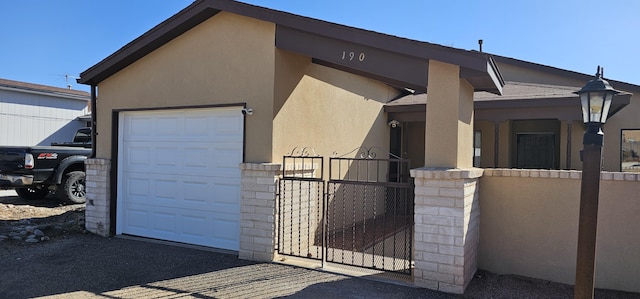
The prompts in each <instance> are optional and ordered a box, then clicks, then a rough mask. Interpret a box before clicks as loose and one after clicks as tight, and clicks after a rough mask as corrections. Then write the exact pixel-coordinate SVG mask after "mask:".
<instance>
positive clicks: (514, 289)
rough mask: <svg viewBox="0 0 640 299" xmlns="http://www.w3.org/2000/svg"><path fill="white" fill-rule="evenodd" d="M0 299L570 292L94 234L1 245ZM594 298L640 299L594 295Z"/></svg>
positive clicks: (491, 278) (513, 281)
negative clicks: (374, 274) (422, 284)
mask: <svg viewBox="0 0 640 299" xmlns="http://www.w3.org/2000/svg"><path fill="white" fill-rule="evenodd" d="M0 277H1V278H0V298H37V297H48V298H550V297H552V298H571V297H572V296H573V292H572V287H571V286H567V285H562V284H556V283H550V282H545V281H539V280H528V279H523V278H518V277H512V276H498V275H493V274H488V273H484V272H479V275H477V276H476V278H475V279H474V280H473V281H472V282H471V285H470V286H469V288H468V291H467V293H465V295H463V296H456V295H451V294H445V293H439V292H435V291H431V290H426V289H418V288H413V287H407V286H401V285H396V284H388V283H381V282H376V281H372V280H366V279H361V278H353V277H348V276H344V275H339V274H332V273H327V272H323V271H316V270H309V269H304V268H298V267H293V266H286V265H280V264H273V263H256V262H250V261H243V260H238V258H237V256H235V255H228V254H222V253H216V252H211V251H204V250H199V249H192V248H185V247H178V246H169V245H164V244H157V243H153V242H144V241H139V240H132V239H124V238H103V237H99V236H95V235H91V234H84V235H76V236H74V237H73V238H69V239H58V240H52V241H50V242H46V243H41V244H40V243H39V244H25V245H17V244H8V243H4V244H3V243H2V242H0ZM596 297H599V298H640V295H639V294H629V293H623V292H613V291H598V292H596Z"/></svg>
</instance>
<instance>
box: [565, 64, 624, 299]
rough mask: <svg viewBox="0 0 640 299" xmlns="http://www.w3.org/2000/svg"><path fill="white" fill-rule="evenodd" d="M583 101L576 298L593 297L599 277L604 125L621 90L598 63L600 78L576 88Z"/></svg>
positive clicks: (597, 77) (597, 74)
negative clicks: (597, 242) (611, 81)
mask: <svg viewBox="0 0 640 299" xmlns="http://www.w3.org/2000/svg"><path fill="white" fill-rule="evenodd" d="M575 93H576V94H578V95H579V96H580V102H581V104H582V120H583V122H584V123H585V125H586V126H587V130H586V132H585V133H584V138H583V141H582V144H583V145H584V149H583V151H582V155H581V157H582V182H581V188H580V219H579V224H578V254H577V262H576V283H575V288H574V298H593V288H594V281H595V279H594V278H595V258H596V232H597V223H598V196H599V194H598V193H599V192H600V170H601V167H602V145H603V141H604V133H603V132H602V126H603V125H604V123H605V122H606V120H607V115H608V114H609V107H611V100H612V99H613V96H614V95H615V94H617V93H619V91H617V90H615V89H613V88H612V87H611V85H609V82H607V81H605V80H603V79H602V69H601V68H600V66H598V72H597V73H596V78H595V79H593V80H591V81H589V82H588V83H587V84H586V85H585V86H584V87H582V89H580V90H579V91H577V92H575Z"/></svg>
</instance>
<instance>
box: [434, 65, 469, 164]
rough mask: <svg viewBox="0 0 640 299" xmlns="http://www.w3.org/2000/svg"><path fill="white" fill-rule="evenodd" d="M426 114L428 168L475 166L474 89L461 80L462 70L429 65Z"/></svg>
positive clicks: (458, 67)
mask: <svg viewBox="0 0 640 299" xmlns="http://www.w3.org/2000/svg"><path fill="white" fill-rule="evenodd" d="M428 85H429V107H437V109H433V108H431V109H429V108H428V109H427V112H426V120H427V123H426V133H425V140H426V142H425V164H426V166H427V167H445V168H470V167H472V166H473V155H472V154H473V151H472V149H473V86H471V84H469V83H468V82H467V81H465V80H464V79H460V66H457V65H452V64H448V63H444V62H439V61H435V60H431V61H429V79H428Z"/></svg>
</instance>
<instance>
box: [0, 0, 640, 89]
mask: <svg viewBox="0 0 640 299" xmlns="http://www.w3.org/2000/svg"><path fill="white" fill-rule="evenodd" d="M242 2H246V3H250V4H254V5H258V6H264V7H268V8H271V9H276V10H282V11H287V12H291V13H294V14H299V15H303V16H307V17H312V18H317V19H322V20H326V21H330V22H335V23H339V24H344V25H349V26H354V27H359V28H363V29H368V30H373V31H377V32H381V33H386V34H390V35H396V36H401V37H406V38H411V39H416V40H420V41H427V42H432V43H437V44H441V45H445V46H451V47H456V48H461V49H467V50H470V49H478V39H483V40H484V45H483V50H484V51H485V52H489V53H492V54H496V55H501V56H507V57H512V58H517V59H521V60H526V61H530V62H535V63H539V64H543V65H550V66H554V67H558V68H562V69H567V70H571V71H576V72H580V73H587V74H594V73H595V71H596V67H597V65H602V66H603V67H604V69H605V77H606V78H609V79H613V80H618V81H624V82H628V83H632V84H637V85H640V57H639V55H640V16H639V15H638V13H639V12H640V1H637V0H611V1H606V2H605V1H594V0H580V1H579V0H554V1H550V0H537V1H514V0H483V1H472V0H448V1H442V0H440V1H428V0H395V1H390V0H386V1H382V0H347V1H345V0H323V1H304V0H243V1H242ZM191 3H192V1H191V0H171V1H158V0H108V1H86V0H57V1H51V0H31V1H21V0H4V1H1V2H0V32H1V34H0V78H4V79H11V80H18V81H25V82H31V83H38V84H45V85H52V86H57V87H66V85H67V80H66V79H65V75H68V76H70V79H69V80H68V83H70V84H71V85H72V88H74V89H80V90H88V87H87V86H84V85H79V84H76V83H75V80H73V79H71V78H72V77H75V76H78V75H79V73H81V72H83V71H84V70H86V69H87V68H89V67H91V66H93V65H94V64H96V63H98V62H99V61H100V60H102V59H104V58H105V57H107V56H108V55H110V54H112V53H113V52H115V51H116V50H118V49H119V48H121V47H122V46H124V45H125V44H126V43H128V42H130V41H131V40H133V39H135V38H136V37H138V36H140V35H141V34H143V33H144V32H146V31H147V30H149V29H151V28H152V27H153V26H155V25H157V24H159V23H160V22H162V21H164V20H165V19H167V18H169V17H170V16H172V15H173V14H175V13H177V12H178V11H180V10H181V9H182V8H184V7H186V6H188V5H189V4H191Z"/></svg>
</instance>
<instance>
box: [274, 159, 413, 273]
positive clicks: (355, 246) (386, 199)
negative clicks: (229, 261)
mask: <svg viewBox="0 0 640 299" xmlns="http://www.w3.org/2000/svg"><path fill="white" fill-rule="evenodd" d="M283 163H284V172H283V175H282V177H281V179H280V184H279V200H278V253H279V254H281V255H291V256H297V257H305V258H311V259H318V260H322V261H326V262H331V263H338V264H344V265H350V266H357V267H364V268H370V269H376V270H383V271H391V272H395V273H400V274H406V275H410V274H411V268H412V266H411V265H412V256H411V254H412V238H413V185H412V181H411V178H410V176H409V160H406V159H400V158H396V157H393V158H388V159H378V158H376V156H375V153H374V152H373V151H372V150H371V149H362V150H360V152H358V154H357V155H356V157H355V158H344V157H332V158H330V159H329V171H328V172H327V174H326V175H327V176H328V177H329V179H328V181H327V182H326V189H325V180H324V178H323V177H324V175H325V173H324V171H323V163H324V159H323V158H322V157H318V156H315V157H311V156H309V155H308V153H305V151H304V150H303V151H301V153H300V155H296V156H285V157H284V159H283Z"/></svg>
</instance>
